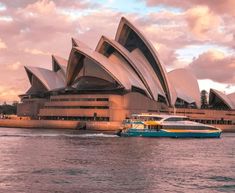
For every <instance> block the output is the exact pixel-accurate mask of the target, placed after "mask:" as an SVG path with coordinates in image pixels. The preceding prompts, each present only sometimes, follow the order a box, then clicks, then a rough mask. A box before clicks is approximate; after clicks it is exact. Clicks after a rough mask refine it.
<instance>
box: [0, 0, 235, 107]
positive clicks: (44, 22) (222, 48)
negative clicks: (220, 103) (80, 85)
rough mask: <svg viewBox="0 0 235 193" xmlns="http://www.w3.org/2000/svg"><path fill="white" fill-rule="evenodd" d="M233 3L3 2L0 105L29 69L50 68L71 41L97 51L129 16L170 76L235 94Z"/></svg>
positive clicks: (20, 86)
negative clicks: (184, 74)
mask: <svg viewBox="0 0 235 193" xmlns="http://www.w3.org/2000/svg"><path fill="white" fill-rule="evenodd" d="M234 7H235V1H234V0H190V1H189V0H139V1H137V0H128V1H127V0H99V1H95V0H90V1H88V0H38V1H37V0H13V1H11V0H0V103H2V102H3V101H7V102H9V103H11V102H12V101H13V100H19V98H18V96H17V95H19V94H23V93H25V92H26V90H27V89H28V88H29V86H30V85H29V83H28V79H27V76H26V73H25V71H24V68H23V66H25V65H26V66H38V67H44V68H48V69H51V54H55V55H58V56H61V57H64V58H66V59H67V58H68V56H69V52H70V50H71V37H74V38H76V39H80V40H81V41H83V42H85V43H87V44H88V45H90V46H91V47H92V48H94V47H95V46H96V44H97V42H98V40H99V38H100V36H101V35H106V36H108V37H110V38H114V35H115V31H116V29H117V26H118V23H119V20H120V18H121V17H122V16H125V17H126V18H127V19H129V20H130V21H131V22H132V23H133V24H135V25H136V26H137V28H138V29H140V30H141V31H142V32H143V34H144V35H145V36H146V37H147V39H149V40H150V41H151V42H152V44H153V45H154V46H155V48H156V50H157V51H158V53H159V55H160V57H161V60H162V61H163V62H164V63H165V67H166V69H167V71H170V70H172V69H175V68H182V67H184V68H188V69H190V70H191V71H192V72H193V73H194V74H195V75H196V77H197V78H198V80H199V85H200V89H207V90H208V89H209V88H210V87H212V88H215V89H217V90H221V91H224V92H226V93H231V92H235V11H234Z"/></svg>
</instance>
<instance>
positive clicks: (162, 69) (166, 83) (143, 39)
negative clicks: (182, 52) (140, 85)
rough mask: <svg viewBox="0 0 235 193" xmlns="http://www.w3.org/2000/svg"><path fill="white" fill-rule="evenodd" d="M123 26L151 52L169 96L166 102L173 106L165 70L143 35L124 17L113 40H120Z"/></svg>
mask: <svg viewBox="0 0 235 193" xmlns="http://www.w3.org/2000/svg"><path fill="white" fill-rule="evenodd" d="M125 24H126V25H127V26H128V27H130V28H131V29H132V30H133V31H134V32H135V33H136V34H137V35H138V36H139V37H140V39H141V40H142V41H143V42H144V43H145V45H146V46H147V48H148V49H149V51H150V52H151V54H152V56H153V57H154V59H155V61H156V64H158V67H159V69H160V71H161V74H162V77H163V81H164V84H165V87H166V90H165V93H166V94H167V95H168V96H169V99H168V100H169V101H168V102H169V103H170V105H173V104H172V102H171V100H172V96H171V95H172V94H171V90H170V86H169V80H168V79H167V75H166V69H165V68H164V66H162V65H161V63H160V61H159V58H158V54H157V51H156V50H155V48H154V46H153V45H152V44H151V43H150V42H149V41H148V40H147V38H145V37H144V35H143V34H142V33H141V32H140V31H139V30H138V29H137V28H136V27H135V26H134V25H133V24H132V23H131V22H130V21H128V20H127V19H126V18H125V17H122V18H121V21H120V23H119V26H118V29H117V33H116V37H115V40H116V41H118V39H119V38H120V36H121V31H122V29H123V26H124V25H125ZM173 91H174V90H173Z"/></svg>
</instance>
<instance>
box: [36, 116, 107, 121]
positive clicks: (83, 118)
mask: <svg viewBox="0 0 235 193" xmlns="http://www.w3.org/2000/svg"><path fill="white" fill-rule="evenodd" d="M40 119H41V120H69V121H109V117H96V116H94V117H88V116H80V117H71V116H60V117H58V116H51V117H48V116H45V117H44V116H43V117H40Z"/></svg>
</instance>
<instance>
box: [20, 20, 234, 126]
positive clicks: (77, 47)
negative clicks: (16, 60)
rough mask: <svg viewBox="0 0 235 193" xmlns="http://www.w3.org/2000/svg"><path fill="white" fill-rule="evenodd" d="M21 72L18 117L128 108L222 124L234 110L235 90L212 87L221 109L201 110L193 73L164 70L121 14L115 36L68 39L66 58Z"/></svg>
mask: <svg viewBox="0 0 235 193" xmlns="http://www.w3.org/2000/svg"><path fill="white" fill-rule="evenodd" d="M25 71H26V73H27V76H28V79H29V81H30V84H31V88H29V90H28V91H27V92H26V93H25V94H23V95H20V98H21V103H20V104H19V105H18V116H27V117H31V118H32V119H50V120H51V119H52V120H56V119H60V120H61V119H63V120H91V121H92V120H93V121H122V120H123V119H124V118H126V117H129V116H130V114H132V113H143V112H152V113H153V112H157V113H172V112H173V111H176V112H177V113H179V114H180V113H181V114H186V115H189V116H191V118H192V119H195V120H197V121H205V117H207V118H208V119H209V120H210V121H217V122H216V123H218V124H219V123H220V124H222V122H219V121H223V122H224V121H226V120H227V123H228V122H229V121H230V122H231V121H232V119H231V117H232V116H233V114H232V111H231V110H233V109H235V94H231V95H225V94H223V93H221V92H219V91H217V90H214V89H211V92H210V96H209V105H210V106H211V107H213V109H220V110H223V111H220V112H219V113H217V112H218V111H216V110H210V111H206V110H203V109H200V107H201V104H200V103H201V101H200V100H201V99H200V90H199V86H198V82H197V79H196V78H195V76H194V75H193V74H192V73H191V72H190V71H189V70H187V69H176V70H173V71H171V72H166V69H165V66H164V64H163V62H162V61H161V60H160V57H159V56H158V53H157V51H156V50H155V48H154V47H153V45H152V44H151V43H150V42H149V41H148V39H147V38H146V37H145V36H144V35H143V33H141V32H140V31H139V30H138V29H137V28H136V27H135V26H134V25H133V24H132V23H130V22H129V21H128V20H127V19H126V18H121V21H120V23H119V26H118V29H117V32H116V36H115V39H109V38H107V37H105V36H102V37H101V38H100V40H99V42H98V44H97V46H96V48H95V50H93V49H91V48H90V47H89V46H88V45H86V44H85V43H83V42H81V41H78V40H76V39H72V49H71V52H70V55H69V58H68V60H66V59H63V58H61V57H58V56H52V70H47V69H43V68H38V67H28V66H26V67H25ZM208 112H209V114H208ZM228 112H229V113H230V114H229V113H228ZM218 114H219V115H220V116H219V117H218ZM234 114H235V113H234ZM221 116H222V117H221Z"/></svg>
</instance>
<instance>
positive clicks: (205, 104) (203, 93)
mask: <svg viewBox="0 0 235 193" xmlns="http://www.w3.org/2000/svg"><path fill="white" fill-rule="evenodd" d="M208 107H209V105H208V92H207V91H206V90H202V91H201V108H202V109H207V108H208Z"/></svg>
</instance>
